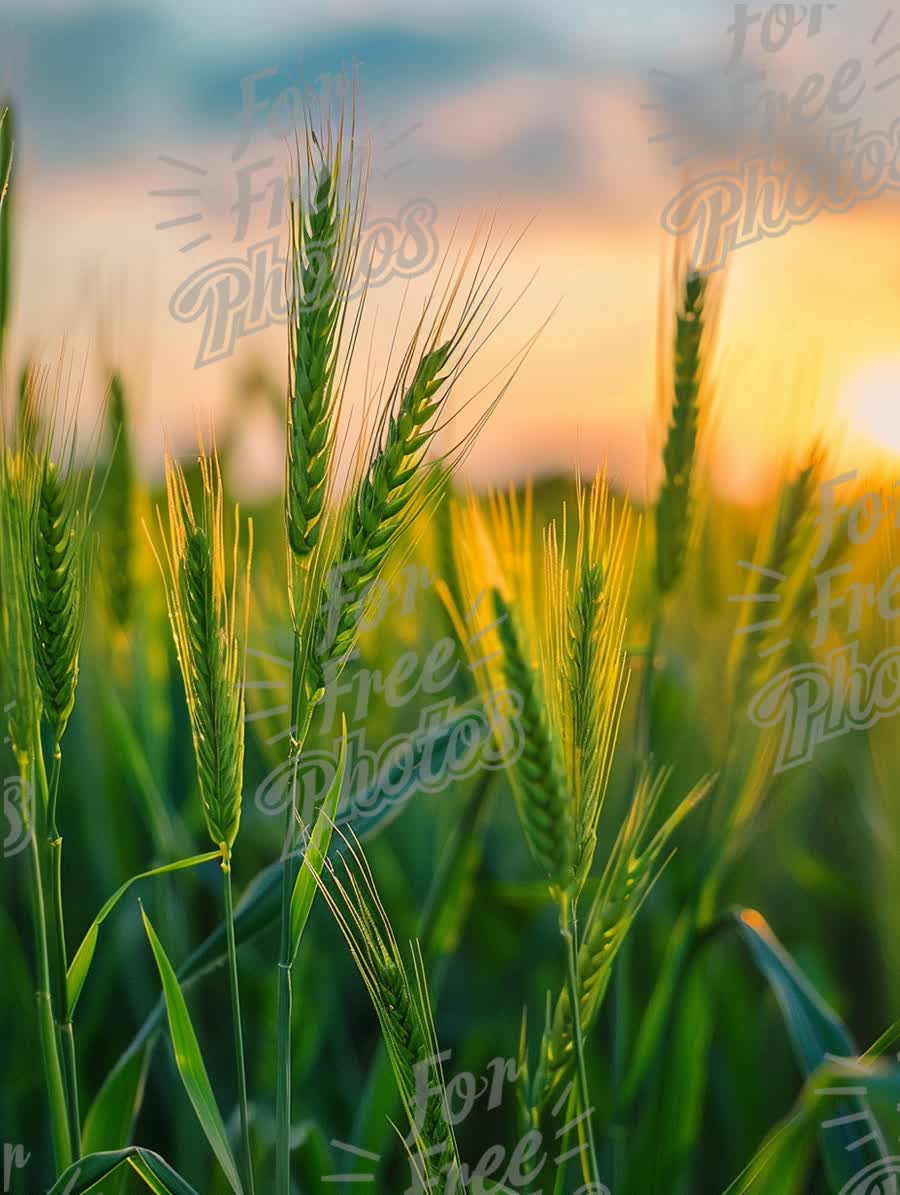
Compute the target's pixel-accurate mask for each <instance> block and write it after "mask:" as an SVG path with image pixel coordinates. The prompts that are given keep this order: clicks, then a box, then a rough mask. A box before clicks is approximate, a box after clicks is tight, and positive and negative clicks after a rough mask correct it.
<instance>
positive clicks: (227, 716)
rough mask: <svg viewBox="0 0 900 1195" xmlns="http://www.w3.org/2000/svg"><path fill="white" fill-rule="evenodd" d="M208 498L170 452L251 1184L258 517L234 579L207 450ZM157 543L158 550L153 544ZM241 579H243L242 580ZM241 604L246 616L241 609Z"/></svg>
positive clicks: (214, 465)
mask: <svg viewBox="0 0 900 1195" xmlns="http://www.w3.org/2000/svg"><path fill="white" fill-rule="evenodd" d="M199 466H200V480H201V498H200V502H199V509H198V510H195V508H194V503H193V502H192V499H191V496H190V493H189V491H188V487H187V482H186V481H185V477H184V473H183V471H182V470H181V468H180V467H179V466H178V465H177V464H176V462H175V461H174V460H173V459H172V457H171V455H170V454H168V453H167V455H166V509H167V520H166V523H164V521H163V516H162V512H161V511H160V510H157V520H158V523H159V529H160V533H161V537H162V545H163V556H162V558H160V556H159V555H158V554H157V560H158V561H159V563H160V569H161V571H162V575H163V580H164V583H165V588H166V603H167V606H168V611H169V619H170V622H171V624H172V632H173V635H174V638H175V645H176V649H177V655H178V663H179V667H180V669H181V677H182V681H183V682H184V690H185V696H186V698H187V705H188V714H189V717H190V722H191V731H192V735H193V742H194V755H195V759H196V763H197V779H198V784H199V788H200V798H201V802H202V806H203V815H204V818H205V820H206V828H207V831H208V833H209V836H210V838H211V839H212V842H213V845H214V846H215V847H217V848H218V849H219V850H220V851H221V854H222V871H223V874H224V881H223V883H224V902H225V926H226V937H227V949H228V963H229V983H230V990H231V1004H232V1025H233V1032H234V1050H235V1065H236V1069H237V1078H238V1090H239V1102H240V1119H241V1139H242V1142H243V1156H244V1177H245V1181H246V1184H247V1189H248V1190H249V1191H250V1192H251V1193H252V1191H253V1157H252V1152H251V1148H250V1127H249V1114H248V1100H247V1077H246V1066H245V1061H244V1043H243V1029H242V1023H241V1006H240V988H239V983H238V969H237V947H236V943H235V935H234V903H233V896H232V886H231V869H232V865H231V860H232V848H233V847H234V843H235V839H236V838H237V834H238V829H239V827H240V821H241V804H242V791H243V783H244V723H245V700H244V694H245V677H246V654H245V645H246V639H247V623H248V618H249V609H250V560H251V557H252V553H253V524H252V523H250V524H249V525H248V547H247V553H246V563H245V564H244V565H243V566H241V563H240V551H241V548H240V540H241V519H240V511H239V509H238V507H235V510H234V532H233V544H232V561H231V583H230V585H229V583H228V578H227V569H226V544H225V515H224V497H223V490H222V475H221V470H220V467H219V461H218V458H217V456H216V455H215V453H213V455H212V456H210V455H208V454H207V453H206V451H205V449H204V448H203V446H202V445H201V448H200V454H199ZM154 552H156V549H155V547H154ZM239 585H240V588H239ZM240 605H243V616H242V618H241V619H240V621H239V616H238V609H239V606H240Z"/></svg>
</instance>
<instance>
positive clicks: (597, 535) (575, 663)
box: [541, 475, 636, 888]
mask: <svg viewBox="0 0 900 1195" xmlns="http://www.w3.org/2000/svg"><path fill="white" fill-rule="evenodd" d="M576 514H577V542H576V548H575V556H574V560H573V562H572V564H571V567H570V565H569V563H568V553H567V546H566V541H567V537H568V521H567V516H566V512H565V509H564V511H563V520H562V528H561V531H559V530H558V528H557V525H556V523H553V524H551V526H550V527H549V528H548V529H547V531H546V533H545V535H544V582H545V584H544V588H545V593H546V615H545V634H544V636H543V639H542V653H541V654H542V660H541V663H542V673H543V676H544V677H545V678H546V684H547V691H548V695H549V708H550V714H551V719H552V722H553V726H554V728H555V732H556V736H557V739H558V741H559V742H560V743H561V744H562V746H563V755H564V760H565V771H566V783H567V787H568V789H569V792H570V797H571V802H572V806H573V814H572V816H573V821H574V830H575V852H576V856H577V858H576V876H577V878H578V887H579V888H580V887H581V886H582V884H583V882H584V879H585V878H586V876H587V873H588V871H589V870H590V866H591V862H592V859H593V852H594V847H595V845H596V839H597V823H598V820H599V816H600V809H601V806H602V803H603V796H604V794H605V791H606V785H607V781H608V778H609V771H610V768H611V766H612V757H613V753H614V750H615V745H616V740H617V737H618V730H619V724H620V719H621V713H622V705H623V702H624V698H625V688H626V678H627V672H626V668H625V651H624V637H625V612H626V606H627V601H628V594H629V591H630V586H631V574H632V570H633V565H634V547H635V544H636V537H635V536H634V534H633V530H632V521H633V520H632V518H631V515H630V512H629V510H628V508H627V506H623V509H622V511H621V513H618V514H617V513H616V511H615V510H614V508H613V502H612V499H611V496H610V494H609V491H608V489H607V486H606V482H605V479H604V478H603V476H602V475H598V476H597V477H596V478H595V479H594V482H593V484H592V485H591V486H590V487H589V488H588V489H587V490H586V489H585V488H584V487H583V486H582V485H581V484H580V483H579V485H578V490H577V494H576Z"/></svg>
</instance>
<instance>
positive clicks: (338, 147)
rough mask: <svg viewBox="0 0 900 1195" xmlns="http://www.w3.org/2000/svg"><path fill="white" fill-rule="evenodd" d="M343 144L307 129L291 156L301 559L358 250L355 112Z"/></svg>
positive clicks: (290, 495)
mask: <svg viewBox="0 0 900 1195" xmlns="http://www.w3.org/2000/svg"><path fill="white" fill-rule="evenodd" d="M350 122H351V129H350V134H349V139H348V140H347V144H346V145H345V130H344V113H343V112H342V113H341V118H340V123H339V125H338V128H337V132H336V135H335V136H334V137H332V135H331V130H330V129H326V130H324V131H323V133H322V136H321V137H317V136H315V135H314V134H313V133H312V132H308V133H307V139H306V146H305V153H303V154H302V156H301V150H300V147H299V144H298V146H297V153H296V159H295V167H296V176H297V179H298V183H299V186H298V187H297V189H296V192H297V197H296V198H295V199H293V198H292V202H291V221H290V236H291V256H290V267H289V268H290V289H291V293H290V343H289V351H290V362H289V364H290V370H291V385H290V392H289V395H288V405H287V476H286V484H285V519H286V523H287V534H288V543H289V545H290V549H291V552H292V554H293V556H294V558H295V559H296V560H297V561H298V562H301V561H303V560H305V559H306V558H307V557H309V556H310V554H311V553H312V552H313V551H314V549H315V547H316V545H317V544H318V543H319V540H320V537H321V530H322V517H323V514H324V510H325V503H326V499H327V496H328V488H329V469H330V464H331V458H332V455H333V449H334V435H335V426H334V424H335V420H334V415H335V407H336V405H337V399H338V391H339V389H340V387H339V369H340V360H339V357H340V350H341V340H342V333H343V331H344V325H345V321H346V319H347V311H348V306H347V304H348V297H349V292H350V288H351V285H352V282H353V277H354V273H355V269H356V263H357V253H358V249H359V240H360V238H359V230H360V219H361V212H362V203H363V190H362V188H361V187H360V185H359V180H358V177H357V173H356V171H355V169H354V140H355V138H354V131H353V114H352V113H351V116H350Z"/></svg>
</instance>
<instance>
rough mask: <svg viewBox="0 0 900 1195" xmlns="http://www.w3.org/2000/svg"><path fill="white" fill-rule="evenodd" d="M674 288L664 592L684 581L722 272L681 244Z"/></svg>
mask: <svg viewBox="0 0 900 1195" xmlns="http://www.w3.org/2000/svg"><path fill="white" fill-rule="evenodd" d="M673 289H674V291H675V321H674V330H673V332H672V338H671V341H670V344H671V348H669V347H668V345H667V344H666V343H665V334H664V333H663V330H662V319H661V321H660V323H661V334H660V342H661V343H660V349H659V367H658V368H659V376H660V381H659V388H660V404H661V406H662V407H663V409H664V412H665V419H666V440H665V446H664V448H663V482H662V488H661V490H660V494H659V498H658V500H657V504H656V576H657V584H658V586H659V591H660V593H662V594H667V593H669V592H671V591H672V590H673V589H674V588H675V587H676V585H677V584H678V582H679V580H680V579H681V575H682V573H683V572H684V566H685V561H686V559H687V552H688V545H689V543H690V539H691V531H692V519H693V504H694V484H695V482H694V478H695V473H696V468H697V455H698V441H699V436H700V432H701V425H702V421H703V419H704V417H705V415H706V414H707V413H708V412H707V408H708V406H709V404H710V399H711V396H710V394H709V393H708V392H707V391H708V389H709V384H708V383H709V375H708V364H709V361H710V358H711V356H712V354H713V352H714V348H715V336H716V331H717V325H718V315H719V307H720V299H721V282H720V280H719V278H718V276H716V277H715V278H711V277H710V276H708V275H705V274H703V273H700V272H698V271H696V270H694V269H692V268H690V266H689V264H688V261H687V256H686V251H685V248H684V246H683V245H681V244H679V247H678V250H677V252H676V255H675V264H674V282H673ZM670 352H671V360H670V359H669V353H670Z"/></svg>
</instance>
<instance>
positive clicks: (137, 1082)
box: [81, 1049, 151, 1154]
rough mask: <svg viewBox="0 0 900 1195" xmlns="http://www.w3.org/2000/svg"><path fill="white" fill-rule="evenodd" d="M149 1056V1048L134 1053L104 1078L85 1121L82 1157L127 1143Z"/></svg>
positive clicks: (121, 1146)
mask: <svg viewBox="0 0 900 1195" xmlns="http://www.w3.org/2000/svg"><path fill="white" fill-rule="evenodd" d="M150 1054H151V1050H150V1049H146V1050H136V1051H135V1052H134V1053H133V1054H131V1055H129V1056H128V1057H127V1058H125V1059H124V1060H123V1062H122V1065H121V1066H118V1067H116V1069H115V1070H113V1071H112V1072H111V1073H110V1074H109V1075H108V1076H107V1079H106V1082H105V1083H104V1084H103V1086H102V1087H101V1088H100V1090H99V1091H98V1092H97V1095H96V1097H95V1099H94V1102H93V1104H91V1106H90V1108H89V1109H88V1114H87V1117H86V1118H85V1122H84V1132H83V1133H82V1135H81V1147H82V1149H83V1150H84V1152H85V1153H86V1154H91V1153H100V1152H101V1151H102V1150H109V1149H122V1148H124V1147H125V1146H128V1145H130V1144H131V1133H132V1131H133V1128H134V1122H135V1120H136V1119H137V1114H138V1111H139V1110H140V1105H141V1100H142V1098H143V1093H144V1080H145V1078H146V1075H147V1068H148V1066H149V1064H150Z"/></svg>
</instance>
